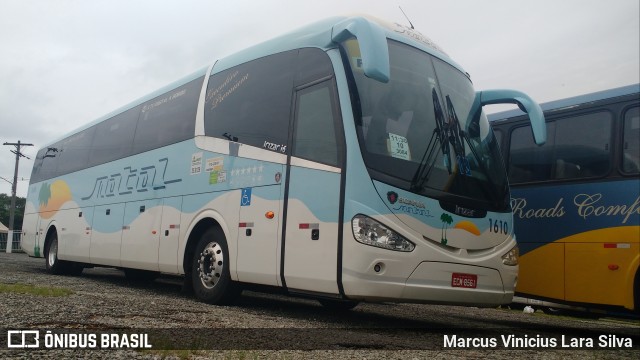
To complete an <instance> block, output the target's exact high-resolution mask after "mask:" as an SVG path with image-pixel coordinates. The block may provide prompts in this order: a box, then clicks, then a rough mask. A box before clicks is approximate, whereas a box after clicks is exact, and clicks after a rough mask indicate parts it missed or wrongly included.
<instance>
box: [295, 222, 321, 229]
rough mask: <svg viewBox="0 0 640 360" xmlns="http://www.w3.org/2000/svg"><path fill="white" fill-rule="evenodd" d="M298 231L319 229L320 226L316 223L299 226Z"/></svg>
mask: <svg viewBox="0 0 640 360" xmlns="http://www.w3.org/2000/svg"><path fill="white" fill-rule="evenodd" d="M298 229H320V224H318V223H311V224H299V225H298Z"/></svg>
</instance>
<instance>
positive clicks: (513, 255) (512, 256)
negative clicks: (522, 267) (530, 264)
mask: <svg viewBox="0 0 640 360" xmlns="http://www.w3.org/2000/svg"><path fill="white" fill-rule="evenodd" d="M519 255H520V250H519V249H518V245H516V246H514V247H513V249H511V250H509V252H508V253H506V254H504V255H502V263H503V264H505V265H508V266H516V265H518V256H519Z"/></svg>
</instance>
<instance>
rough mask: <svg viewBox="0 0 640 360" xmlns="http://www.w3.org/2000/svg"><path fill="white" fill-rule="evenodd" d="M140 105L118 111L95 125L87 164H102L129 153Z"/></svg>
mask: <svg viewBox="0 0 640 360" xmlns="http://www.w3.org/2000/svg"><path fill="white" fill-rule="evenodd" d="M138 115H140V106H136V107H134V108H132V109H129V110H127V111H125V112H123V113H120V114H118V115H116V116H114V117H112V118H110V119H108V120H106V121H103V122H101V123H100V124H98V125H97V128H96V131H97V134H98V135H97V136H96V137H95V138H94V140H93V146H92V148H91V156H90V158H89V166H94V165H99V164H104V163H107V162H109V161H113V160H117V159H121V158H123V157H126V156H129V155H130V154H131V146H132V145H133V135H134V133H135V131H136V121H137V120H138Z"/></svg>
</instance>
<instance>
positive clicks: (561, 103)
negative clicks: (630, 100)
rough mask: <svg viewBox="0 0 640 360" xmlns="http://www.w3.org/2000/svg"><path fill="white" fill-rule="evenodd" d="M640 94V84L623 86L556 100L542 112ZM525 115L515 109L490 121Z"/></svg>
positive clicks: (496, 115) (490, 116)
mask: <svg viewBox="0 0 640 360" xmlns="http://www.w3.org/2000/svg"><path fill="white" fill-rule="evenodd" d="M638 93H640V84H633V85H627V86H622V87H618V88H613V89H609V90H603V91H598V92H594V93H590V94H584V95H579V96H574V97H570V98H566V99H560V100H554V101H550V102H546V103H544V104H540V107H541V108H542V111H544V112H550V111H559V110H565V109H569V108H572V107H576V106H578V105H582V104H588V103H592V102H595V101H600V100H605V99H613V98H616V97H621V96H627V95H632V94H638ZM521 115H524V112H523V111H522V110H520V109H513V110H507V111H502V112H499V113H495V114H490V115H489V116H488V117H489V121H499V120H506V119H510V118H513V117H516V116H521Z"/></svg>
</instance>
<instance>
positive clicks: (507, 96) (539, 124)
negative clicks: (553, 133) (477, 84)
mask: <svg viewBox="0 0 640 360" xmlns="http://www.w3.org/2000/svg"><path fill="white" fill-rule="evenodd" d="M493 104H517V105H518V107H519V108H520V109H521V110H522V111H524V112H526V113H527V114H528V115H529V121H530V122H531V131H532V132H533V139H534V140H535V142H536V144H538V145H544V143H545V142H547V124H546V123H545V121H544V114H543V113H542V109H541V108H540V105H538V103H536V102H535V101H534V100H533V99H531V98H530V97H529V95H527V94H525V93H523V92H520V91H517V90H484V91H478V92H476V98H475V101H474V102H473V107H474V108H476V109H475V111H472V112H471V114H475V113H476V112H478V113H479V112H480V109H481V108H482V107H483V106H485V105H493ZM474 117H475V116H474Z"/></svg>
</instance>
